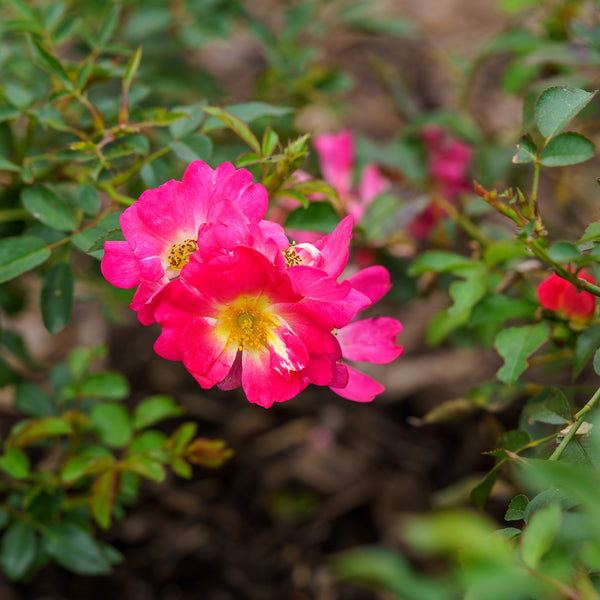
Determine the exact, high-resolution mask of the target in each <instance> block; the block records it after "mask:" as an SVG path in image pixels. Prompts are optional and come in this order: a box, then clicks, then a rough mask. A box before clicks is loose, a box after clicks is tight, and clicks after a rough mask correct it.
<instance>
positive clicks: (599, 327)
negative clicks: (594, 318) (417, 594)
mask: <svg viewBox="0 0 600 600" xmlns="http://www.w3.org/2000/svg"><path fill="white" fill-rule="evenodd" d="M598 348H600V323H596V325H592V326H591V327H589V328H588V329H586V330H585V331H582V332H581V333H580V334H579V336H578V337H577V341H576V342H575V356H574V358H573V378H575V377H577V376H578V375H579V374H580V373H581V371H582V370H583V368H584V367H585V365H587V363H588V361H589V360H590V358H591V357H592V355H593V354H594V353H595V352H596V350H598Z"/></svg>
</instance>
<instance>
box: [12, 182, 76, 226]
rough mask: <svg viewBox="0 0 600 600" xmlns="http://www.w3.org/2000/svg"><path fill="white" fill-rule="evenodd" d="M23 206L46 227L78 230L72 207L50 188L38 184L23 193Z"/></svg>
mask: <svg viewBox="0 0 600 600" xmlns="http://www.w3.org/2000/svg"><path fill="white" fill-rule="evenodd" d="M21 200H22V202H23V206H25V208H26V209H27V210H28V211H29V212H30V213H31V214H32V215H33V216H34V217H35V218H36V219H38V220H40V221H41V222H42V223H44V225H48V227H52V228H53V229H58V230H59V231H72V230H73V229H76V228H77V223H76V221H75V218H74V216H73V211H72V209H71V207H70V206H69V205H68V204H67V203H66V202H65V201H64V200H63V199H62V198H61V197H60V196H58V195H57V194H56V192H54V191H53V190H51V189H50V188H48V187H46V186H44V185H40V184H36V185H33V186H31V187H28V188H25V189H24V190H23V191H22V192H21Z"/></svg>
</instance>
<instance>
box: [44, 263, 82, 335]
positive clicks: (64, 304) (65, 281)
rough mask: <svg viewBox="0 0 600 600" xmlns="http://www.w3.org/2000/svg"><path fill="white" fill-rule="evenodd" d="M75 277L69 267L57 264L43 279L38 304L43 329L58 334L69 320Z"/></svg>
mask: <svg viewBox="0 0 600 600" xmlns="http://www.w3.org/2000/svg"><path fill="white" fill-rule="evenodd" d="M74 288H75V277H74V276H73V271H72V269H71V265H70V264H69V263H66V262H59V263H57V264H56V265H54V266H53V267H52V268H51V269H50V270H49V271H48V272H47V273H46V276H45V277H44V284H43V286H42V294H41V297H40V304H41V309H42V319H43V321H44V327H46V329H47V330H48V331H49V332H50V333H52V334H55V333H58V332H59V331H60V330H61V329H62V328H63V327H64V326H65V325H66V324H67V323H68V322H69V319H70V318H71V311H72V309H73V293H74Z"/></svg>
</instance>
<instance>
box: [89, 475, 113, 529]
mask: <svg viewBox="0 0 600 600" xmlns="http://www.w3.org/2000/svg"><path fill="white" fill-rule="evenodd" d="M116 477H117V473H116V471H115V469H114V468H110V469H107V470H106V471H103V472H102V473H99V474H98V475H97V476H96V478H95V479H94V483H93V484H92V488H91V495H90V506H91V508H92V514H93V515H94V519H96V523H98V525H100V527H102V529H108V528H109V527H110V523H111V517H112V508H113V501H114V496H115V488H116Z"/></svg>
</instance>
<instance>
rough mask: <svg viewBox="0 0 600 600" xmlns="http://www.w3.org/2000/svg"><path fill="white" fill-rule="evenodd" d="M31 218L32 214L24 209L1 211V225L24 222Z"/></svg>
mask: <svg viewBox="0 0 600 600" xmlns="http://www.w3.org/2000/svg"><path fill="white" fill-rule="evenodd" d="M29 217H31V213H30V212H29V211H28V210H25V209H24V208H7V209H6V210H2V211H0V223H10V222H11V221H23V220H24V219H28V218H29Z"/></svg>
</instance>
